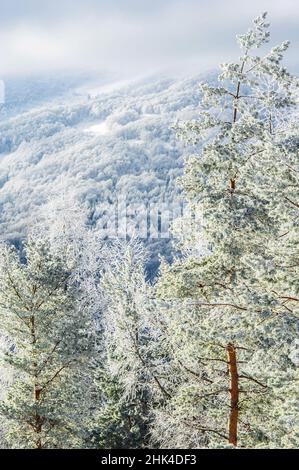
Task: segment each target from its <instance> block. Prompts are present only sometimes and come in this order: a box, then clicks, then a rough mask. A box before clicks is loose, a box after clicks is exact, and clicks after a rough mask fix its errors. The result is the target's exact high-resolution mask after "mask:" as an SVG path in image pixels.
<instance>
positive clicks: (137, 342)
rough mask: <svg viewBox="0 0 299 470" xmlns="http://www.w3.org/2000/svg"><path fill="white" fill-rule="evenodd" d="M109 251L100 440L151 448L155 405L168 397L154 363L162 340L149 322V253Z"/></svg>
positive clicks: (118, 247) (123, 248)
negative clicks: (147, 255)
mask: <svg viewBox="0 0 299 470" xmlns="http://www.w3.org/2000/svg"><path fill="white" fill-rule="evenodd" d="M107 252H108V254H107V258H106V263H105V267H104V270H103V276H102V279H101V290H102V295H103V302H102V306H103V330H104V338H105V345H106V346H105V352H104V370H103V369H102V368H100V370H99V375H100V376H101V377H102V380H100V387H103V391H104V395H106V407H103V408H102V409H100V410H99V412H98V414H97V416H98V436H99V438H100V442H102V443H106V444H107V443H108V446H117V447H120V448H125V447H126V446H129V447H143V446H147V445H149V441H148V437H149V423H150V421H151V408H152V406H153V403H156V402H161V401H163V398H165V397H166V396H168V393H167V390H166V389H165V388H164V386H163V379H162V378H161V371H160V370H157V367H156V363H155V361H156V358H157V351H156V348H157V347H158V341H157V338H156V331H155V329H154V328H153V327H152V324H153V323H152V322H151V321H150V316H151V313H152V311H151V305H152V301H151V298H150V295H149V294H150V287H149V286H148V285H147V283H146V280H145V271H144V266H145V261H146V253H145V251H144V248H143V247H142V245H141V244H140V243H139V242H137V241H136V240H131V241H129V242H119V243H114V244H113V245H112V246H110V247H109V248H108V250H107ZM103 378H104V381H103ZM105 423H106V425H107V423H108V429H105ZM107 431H108V432H107Z"/></svg>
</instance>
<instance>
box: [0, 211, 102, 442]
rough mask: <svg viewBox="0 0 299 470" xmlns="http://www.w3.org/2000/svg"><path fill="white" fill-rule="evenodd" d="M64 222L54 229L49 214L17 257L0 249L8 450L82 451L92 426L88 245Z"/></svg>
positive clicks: (1, 410) (55, 220)
mask: <svg viewBox="0 0 299 470" xmlns="http://www.w3.org/2000/svg"><path fill="white" fill-rule="evenodd" d="M73 215H74V214H73ZM79 215H80V214H79V213H77V216H79ZM66 216H67V212H64V217H63V221H61V220H60V222H59V217H58V214H57V211H56V212H55V211H54V213H53V212H52V213H51V214H48V217H47V218H46V219H47V224H48V225H47V224H46V225H45V221H44V222H43V223H39V224H38V225H37V227H34V228H33V230H32V232H31V233H30V234H29V235H28V238H27V241H26V242H25V243H24V246H23V250H22V252H21V253H18V252H17V250H16V249H15V248H13V247H12V246H9V245H7V244H2V245H1V253H0V315H1V333H2V335H4V336H5V337H7V338H9V339H10V344H11V347H10V348H9V349H7V350H6V351H5V354H3V355H2V357H1V361H2V362H3V361H4V363H6V365H9V366H10V368H11V369H12V370H13V372H14V373H13V380H12V383H11V385H10V386H9V387H6V390H5V391H4V394H3V395H4V396H3V395H2V397H1V398H2V401H1V404H0V414H1V432H2V440H3V443H4V445H6V446H8V447H10V448H76V447H81V446H82V442H84V438H85V432H86V430H87V429H88V428H89V427H91V422H92V414H93V413H94V410H93V409H92V408H93V407H94V404H93V395H92V394H93V388H92V383H93V377H92V367H91V362H92V357H93V355H94V329H93V313H94V308H95V304H96V297H95V291H96V287H95V285H94V278H93V277H92V276H91V274H92V273H91V270H92V268H91V267H92V266H93V265H91V266H89V265H88V256H87V253H86V252H85V250H86V247H88V246H91V242H90V236H89V234H87V232H86V231H85V229H84V228H83V226H81V230H79V227H78V223H77V221H78V219H72V218H70V219H69V222H71V226H73V225H75V226H76V228H77V231H76V233H75V231H74V232H73V233H71V231H70V227H71V226H70V225H68V221H67V217H66ZM79 225H80V224H79ZM89 254H90V255H91V254H92V253H89ZM93 274H94V271H93Z"/></svg>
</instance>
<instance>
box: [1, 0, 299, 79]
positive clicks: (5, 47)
mask: <svg viewBox="0 0 299 470" xmlns="http://www.w3.org/2000/svg"><path fill="white" fill-rule="evenodd" d="M8 2H9V0H0V4H1V6H4V14H3V17H2V21H1V22H2V26H1V29H0V44H1V48H0V64H1V69H0V70H1V72H0V74H2V75H3V74H16V73H24V72H26V73H28V72H40V71H45V70H62V69H63V70H65V69H82V68H85V69H86V68H96V69H101V70H103V69H104V70H114V71H115V70H116V71H122V72H123V71H125V72H134V73H135V72H138V73H140V72H145V71H146V72H148V71H150V70H155V69H157V68H161V67H174V68H182V67H186V68H189V67H195V66H196V67H197V69H198V70H203V69H207V68H210V67H214V66H215V65H217V63H218V62H219V61H221V60H223V59H226V58H227V56H228V57H230V56H231V55H236V54H237V53H238V52H237V48H235V44H234V37H235V34H236V33H240V32H243V30H244V28H245V29H246V28H247V27H248V26H249V23H250V20H251V18H252V17H254V16H256V15H257V14H259V13H260V12H261V11H264V10H268V11H269V14H270V20H271V21H272V24H273V39H274V40H275V42H279V41H281V40H283V39H291V40H293V43H294V45H293V53H292V52H291V53H290V54H289V62H290V63H291V64H293V65H294V66H295V65H297V57H296V56H297V54H296V46H298V42H297V44H296V40H297V41H298V35H297V25H298V20H299V6H298V2H297V0H260V1H257V0H252V1H250V2H241V3H242V4H240V2H239V1H237V0H226V1H223V0H209V1H202V0H181V1H180V0H173V1H170V0H164V1H163V2H162V1H159V2H157V1H156V0H151V1H148V0H143V1H142V0H139V2H136V1H135V0H123V1H122V2H120V0H119V1H115V2H109V1H108V0H107V1H98V2H95V1H92V0H87V1H86V2H84V1H83V0H82V1H81V2H78V1H77V2H76V1H73V2H70V1H68V0H61V1H60V2H58V1H57V0H56V1H54V2H51V4H50V6H49V5H48V6H46V7H45V8H44V9H43V7H41V5H40V3H41V2H39V3H37V2H36V1H34V0H31V1H27V2H25V3H26V5H27V8H26V9H24V8H23V9H22V8H19V9H18V10H13V9H12V7H10V9H9V8H8V5H10V4H11V2H10V3H8ZM12 3H13V4H16V3H17V4H18V5H19V7H20V5H23V6H24V2H20V1H19V2H17V1H16V0H15V1H13V2H12ZM111 4H112V5H113V6H111ZM5 7H6V8H5ZM3 18H4V19H5V23H4V22H3Z"/></svg>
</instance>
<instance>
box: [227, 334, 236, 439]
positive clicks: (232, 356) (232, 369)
mask: <svg viewBox="0 0 299 470" xmlns="http://www.w3.org/2000/svg"><path fill="white" fill-rule="evenodd" d="M226 351H227V358H228V365H229V375H230V390H229V391H230V415H229V427H228V436H229V443H230V444H233V445H234V446H237V443H238V417H239V376H238V367H237V354H236V348H235V346H234V345H233V344H232V343H229V344H228V345H227V348H226Z"/></svg>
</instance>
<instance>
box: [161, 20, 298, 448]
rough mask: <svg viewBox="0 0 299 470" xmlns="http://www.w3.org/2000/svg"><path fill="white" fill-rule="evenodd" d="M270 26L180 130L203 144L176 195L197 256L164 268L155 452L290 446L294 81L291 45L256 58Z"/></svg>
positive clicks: (261, 25)
mask: <svg viewBox="0 0 299 470" xmlns="http://www.w3.org/2000/svg"><path fill="white" fill-rule="evenodd" d="M268 27H269V25H268V23H267V20H266V14H263V15H261V16H260V17H258V18H257V19H256V20H254V25H253V28H252V29H250V30H249V31H248V32H247V33H246V34H244V35H242V36H239V38H238V40H239V44H240V46H241V51H242V53H241V57H240V59H239V61H238V62H237V63H228V64H223V65H222V66H221V68H222V73H221V75H220V76H219V84H218V86H216V87H211V86H210V85H208V84H203V85H201V91H202V96H203V99H202V109H201V112H200V119H199V120H197V121H191V122H188V123H185V124H182V125H181V126H179V134H180V135H181V136H182V137H183V138H185V139H187V140H188V141H189V142H192V143H194V144H198V143H202V147H201V150H200V152H199V155H194V156H192V157H190V158H189V159H188V160H187V162H186V166H185V174H184V177H183V178H182V185H183V188H184V190H185V194H186V197H187V198H188V200H189V202H190V205H192V206H193V207H196V208H198V210H200V212H201V214H202V220H203V222H202V227H201V229H200V230H199V231H198V232H197V233H196V234H195V235H196V236H195V239H197V240H201V239H203V240H204V250H202V252H201V253H199V252H198V250H193V251H192V249H191V248H192V247H189V248H190V249H189V252H188V255H186V256H185V257H183V258H182V259H179V260H177V261H176V262H175V263H174V264H173V265H172V266H168V265H166V264H165V265H164V266H163V267H162V276H161V280H160V282H159V285H158V292H159V296H160V298H161V299H162V304H161V307H160V308H161V315H162V313H163V319H164V331H165V332H164V347H167V348H168V352H169V355H170V357H172V363H173V367H174V370H176V371H177V372H176V374H175V375H173V374H172V376H170V377H169V382H170V383H172V384H173V387H174V392H173V395H172V398H171V400H169V402H168V404H167V406H166V407H164V408H161V409H159V410H158V411H157V412H156V423H155V426H154V432H153V434H154V437H155V439H156V440H159V439H160V443H162V445H167V446H172V445H173V446H179V447H180V446H182V447H193V446H196V447H213V446H225V445H233V446H237V445H239V446H241V447H275V446H278V447H279V446H282V447H288V446H289V447H292V446H296V443H297V445H298V413H297V411H296V409H297V407H296V395H295V384H296V374H297V373H298V372H296V366H298V362H297V364H296V360H294V357H295V356H296V354H295V353H294V349H295V344H297V343H296V338H297V335H298V312H299V310H298V307H299V303H298V285H299V284H298V267H299V265H298V204H299V201H298V189H299V184H298V183H299V181H298V125H297V123H296V120H295V119H294V118H293V113H294V106H295V104H296V86H297V81H296V79H295V78H294V77H292V76H291V75H290V74H289V73H288V72H287V70H286V69H285V68H284V66H283V65H282V59H283V55H284V52H285V51H286V50H287V48H288V42H284V43H283V44H281V45H279V46H277V47H274V48H272V49H271V50H270V52H269V53H267V54H266V55H264V56H259V55H256V53H255V49H256V48H259V47H261V46H263V45H264V44H265V43H267V42H268V41H269V30H268ZM197 246H199V243H197ZM166 345H167V346H166ZM297 371H298V369H297ZM174 377H175V379H174ZM296 415H297V416H296Z"/></svg>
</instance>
